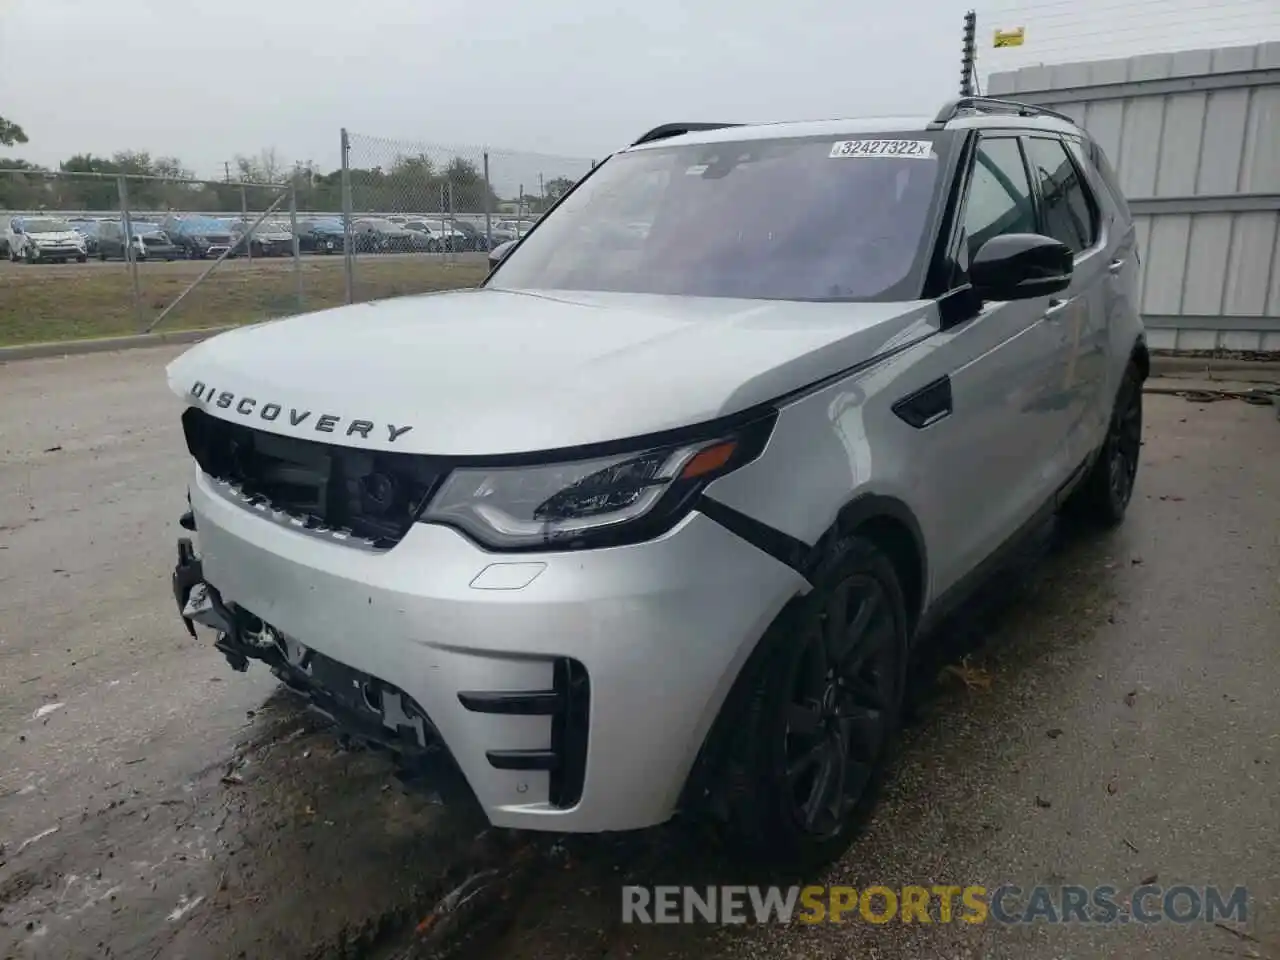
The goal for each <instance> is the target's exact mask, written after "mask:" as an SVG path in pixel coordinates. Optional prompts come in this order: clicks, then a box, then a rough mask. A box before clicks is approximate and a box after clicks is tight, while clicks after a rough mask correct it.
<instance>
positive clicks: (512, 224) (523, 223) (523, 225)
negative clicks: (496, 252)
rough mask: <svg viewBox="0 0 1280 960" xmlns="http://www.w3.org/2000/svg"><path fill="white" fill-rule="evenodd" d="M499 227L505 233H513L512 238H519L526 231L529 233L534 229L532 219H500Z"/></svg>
mask: <svg viewBox="0 0 1280 960" xmlns="http://www.w3.org/2000/svg"><path fill="white" fill-rule="evenodd" d="M497 229H498V230H501V231H502V232H503V233H509V234H510V235H511V239H513V240H519V239H520V238H521V237H523V236H524V235H525V234H526V233H528V232H529V231H530V230H532V229H533V221H532V220H499V221H498V226H497Z"/></svg>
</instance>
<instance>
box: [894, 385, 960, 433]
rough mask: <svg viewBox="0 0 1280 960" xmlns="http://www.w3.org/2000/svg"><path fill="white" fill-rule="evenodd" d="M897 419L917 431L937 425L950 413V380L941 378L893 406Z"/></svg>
mask: <svg viewBox="0 0 1280 960" xmlns="http://www.w3.org/2000/svg"><path fill="white" fill-rule="evenodd" d="M893 412H894V413H895V414H897V416H898V419H900V420H902V421H903V422H904V423H908V424H910V425H911V426H913V427H915V428H916V429H917V430H923V429H924V428H925V427H927V426H929V425H931V424H934V423H937V422H938V421H939V420H941V419H943V418H944V417H946V416H948V415H950V413H951V378H950V377H941V378H939V379H937V380H935V381H933V383H930V384H928V385H927V386H924V387H921V388H920V389H919V390H917V391H916V392H915V393H912V394H909V395H908V396H905V397H903V398H902V399H901V400H899V401H898V402H897V403H895V404H894V405H893Z"/></svg>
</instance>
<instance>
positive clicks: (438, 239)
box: [405, 219, 466, 253]
mask: <svg viewBox="0 0 1280 960" xmlns="http://www.w3.org/2000/svg"><path fill="white" fill-rule="evenodd" d="M405 229H407V230H412V231H413V233H414V235H415V237H416V238H421V239H415V242H414V249H416V250H426V251H427V252H428V253H442V252H443V251H445V250H461V249H463V246H464V243H465V241H466V236H465V235H464V234H463V233H461V232H459V231H457V230H451V229H449V225H448V224H447V223H446V224H441V222H440V221H439V220H427V219H421V220H410V221H409V222H408V223H406V224H405Z"/></svg>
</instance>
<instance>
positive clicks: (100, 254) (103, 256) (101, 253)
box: [98, 250, 107, 263]
mask: <svg viewBox="0 0 1280 960" xmlns="http://www.w3.org/2000/svg"><path fill="white" fill-rule="evenodd" d="M98 259H99V260H101V261H102V262H103V263H106V262H107V254H106V251H105V250H99V251H98Z"/></svg>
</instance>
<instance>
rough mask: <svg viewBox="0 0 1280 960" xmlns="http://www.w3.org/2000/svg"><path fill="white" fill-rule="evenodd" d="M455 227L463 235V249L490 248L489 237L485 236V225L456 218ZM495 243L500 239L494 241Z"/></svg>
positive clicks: (484, 249) (483, 249)
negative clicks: (477, 224)
mask: <svg viewBox="0 0 1280 960" xmlns="http://www.w3.org/2000/svg"><path fill="white" fill-rule="evenodd" d="M452 226H453V229H454V230H455V231H456V232H457V233H460V234H461V235H462V247H461V249H463V250H470V251H480V252H484V251H487V250H488V249H489V238H488V237H487V236H485V233H484V227H483V226H479V227H478V226H476V225H475V224H474V223H471V222H469V221H467V220H455V221H454V222H453V224H452ZM494 242H495V243H496V242H498V241H496V240H495V241H494Z"/></svg>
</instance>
